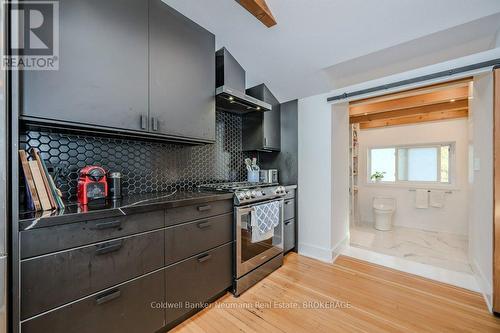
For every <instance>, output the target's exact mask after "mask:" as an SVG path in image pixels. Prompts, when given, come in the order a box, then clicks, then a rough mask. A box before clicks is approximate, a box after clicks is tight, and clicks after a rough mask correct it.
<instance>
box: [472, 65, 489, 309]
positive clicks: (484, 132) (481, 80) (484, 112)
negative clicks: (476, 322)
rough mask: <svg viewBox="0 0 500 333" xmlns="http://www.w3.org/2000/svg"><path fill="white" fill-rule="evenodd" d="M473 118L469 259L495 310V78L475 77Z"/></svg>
mask: <svg viewBox="0 0 500 333" xmlns="http://www.w3.org/2000/svg"><path fill="white" fill-rule="evenodd" d="M470 111H471V115H470V117H469V121H470V123H469V145H470V146H469V151H470V153H471V154H470V158H471V161H470V165H471V166H472V172H471V173H470V175H469V197H470V200H469V256H470V260H471V262H472V266H473V268H474V270H475V272H476V274H477V276H478V277H479V284H480V287H481V289H482V291H483V294H484V295H485V297H486V299H487V301H488V302H489V306H490V308H491V304H492V303H491V294H492V285H493V267H492V262H493V75H492V73H491V72H490V73H487V74H483V75H480V76H476V77H474V93H473V99H472V100H471V107H470Z"/></svg>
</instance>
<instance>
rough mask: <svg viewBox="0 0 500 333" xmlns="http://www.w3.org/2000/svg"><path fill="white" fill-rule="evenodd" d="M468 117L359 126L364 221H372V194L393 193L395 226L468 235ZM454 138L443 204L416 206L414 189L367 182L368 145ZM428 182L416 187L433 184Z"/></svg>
mask: <svg viewBox="0 0 500 333" xmlns="http://www.w3.org/2000/svg"><path fill="white" fill-rule="evenodd" d="M467 127H468V126H467V119H466V118H464V119H456V120H448V121H440V122H432V123H422V124H414V125H406V126H395V127H385V128H375V129H367V130H361V131H360V133H359V136H358V137H359V152H360V156H359V176H358V179H359V184H358V185H359V206H358V209H359V213H360V219H361V221H362V222H363V223H373V221H374V217H373V209H372V201H373V197H375V196H389V197H394V198H395V199H396V201H397V209H396V212H395V214H394V224H395V225H398V226H404V227H410V228H419V229H425V230H432V231H442V232H449V233H454V234H461V235H467V233H468V221H467V183H468V182H467V163H468V143H467V141H468V136H467ZM440 142H455V156H454V158H455V163H454V164H453V165H452V167H454V166H456V168H455V169H454V171H452V174H453V176H454V177H453V178H454V179H453V180H452V182H453V184H452V185H451V186H450V189H451V188H453V191H452V192H453V193H452V194H446V202H445V206H444V207H443V208H432V207H429V208H428V209H416V208H415V192H410V191H409V188H415V186H410V187H408V186H405V187H399V186H398V187H396V186H397V185H385V184H370V183H369V182H368V176H367V175H368V171H367V164H368V163H367V162H368V158H367V155H368V149H369V148H370V147H377V146H378V147H380V146H389V145H410V144H425V143H440ZM436 187H438V186H427V187H425V186H424V187H419V188H436Z"/></svg>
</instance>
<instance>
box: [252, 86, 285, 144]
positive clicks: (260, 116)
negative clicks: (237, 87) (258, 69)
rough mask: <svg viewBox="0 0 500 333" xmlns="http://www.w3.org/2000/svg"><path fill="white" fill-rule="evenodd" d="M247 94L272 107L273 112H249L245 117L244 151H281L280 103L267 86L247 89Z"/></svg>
mask: <svg viewBox="0 0 500 333" xmlns="http://www.w3.org/2000/svg"><path fill="white" fill-rule="evenodd" d="M246 93H247V94H248V95H250V96H252V97H255V98H258V99H260V100H262V101H264V102H266V103H269V104H271V105H272V110H271V111H266V112H249V113H247V114H245V115H244V116H243V150H246V151H251V150H264V151H265V150H271V151H280V149H281V111H280V103H279V101H278V100H277V99H276V97H274V95H273V94H272V92H271V91H270V90H269V88H267V86H266V85H265V84H260V85H258V86H255V87H252V88H249V89H247V91H246Z"/></svg>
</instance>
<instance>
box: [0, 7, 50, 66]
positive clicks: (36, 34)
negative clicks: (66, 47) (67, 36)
mask: <svg viewBox="0 0 500 333" xmlns="http://www.w3.org/2000/svg"><path fill="white" fill-rule="evenodd" d="M3 6H4V9H5V12H6V13H7V12H9V13H10V19H11V22H10V27H11V32H10V36H9V37H10V46H11V47H10V55H3V59H2V68H4V69H13V70H57V69H59V1H7V2H4V3H3Z"/></svg>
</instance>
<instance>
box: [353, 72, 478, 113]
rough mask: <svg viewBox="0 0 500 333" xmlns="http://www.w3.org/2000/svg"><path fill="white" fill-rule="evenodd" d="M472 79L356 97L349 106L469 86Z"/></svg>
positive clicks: (470, 77) (467, 78)
mask: <svg viewBox="0 0 500 333" xmlns="http://www.w3.org/2000/svg"><path fill="white" fill-rule="evenodd" d="M473 81H474V78H473V77H472V76H469V77H465V78H462V79H458V80H453V81H446V82H440V83H435V84H431V85H428V86H424V87H420V88H413V89H407V90H403V91H398V92H394V93H390V94H385V95H381V96H375V97H368V98H363V99H358V100H356V101H352V102H349V106H354V105H363V104H370V103H375V102H383V101H388V100H391V99H398V98H403V97H410V96H415V95H421V94H426V93H430V92H433V91H439V90H444V89H449V88H457V87H465V86H469V85H470V83H471V82H473Z"/></svg>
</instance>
